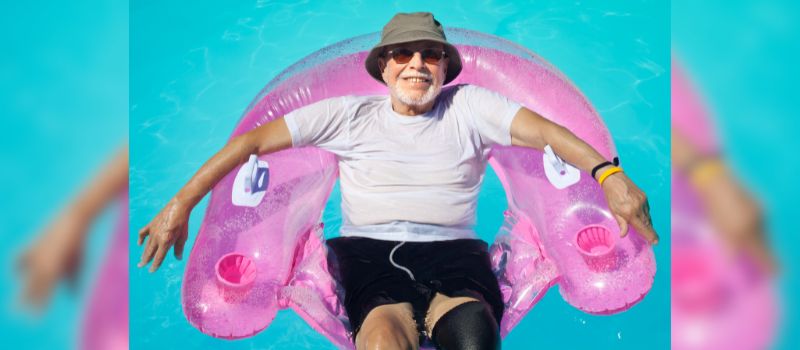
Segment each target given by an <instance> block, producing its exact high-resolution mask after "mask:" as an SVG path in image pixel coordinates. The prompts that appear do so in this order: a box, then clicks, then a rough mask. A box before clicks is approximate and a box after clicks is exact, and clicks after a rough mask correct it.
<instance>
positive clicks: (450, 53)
mask: <svg viewBox="0 0 800 350" xmlns="http://www.w3.org/2000/svg"><path fill="white" fill-rule="evenodd" d="M420 40H430V41H435V42H439V43H442V44H443V45H444V51H445V53H447V57H449V58H450V62H449V63H448V65H447V75H446V76H445V78H444V84H447V83H449V82H451V81H453V79H455V78H456V77H457V76H458V73H461V55H459V54H458V50H456V47H455V46H453V45H451V44H450V43H448V42H447V38H446V37H445V36H444V30H443V29H442V24H441V23H439V21H437V20H436V19H435V18H433V14H432V13H430V12H415V13H398V14H396V15H394V17H392V19H391V20H390V21H389V23H386V25H385V26H384V27H383V31H382V32H381V42H379V43H378V45H375V47H373V48H372V51H370V52H369V56H367V60H366V61H364V66H365V67H366V68H367V72H369V75H371V76H372V77H373V78H375V80H377V81H379V82H381V83H383V84H386V83H385V82H384V81H383V77H382V75H381V69H380V67H378V57H380V56H381V55H382V54H383V48H384V47H385V46H388V45H393V44H402V43H408V42H412V41H420Z"/></svg>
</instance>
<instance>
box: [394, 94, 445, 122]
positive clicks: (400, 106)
mask: <svg viewBox="0 0 800 350" xmlns="http://www.w3.org/2000/svg"><path fill="white" fill-rule="evenodd" d="M391 100H392V109H393V110H394V111H395V112H396V113H397V114H400V115H405V116H409V117H414V116H418V115H421V114H425V113H428V111H430V110H431V109H432V108H433V105H434V104H436V99H433V101H431V102H428V103H426V104H424V105H421V106H417V105H407V104H405V103H402V102H400V101H398V100H397V99H395V98H394V97H391Z"/></svg>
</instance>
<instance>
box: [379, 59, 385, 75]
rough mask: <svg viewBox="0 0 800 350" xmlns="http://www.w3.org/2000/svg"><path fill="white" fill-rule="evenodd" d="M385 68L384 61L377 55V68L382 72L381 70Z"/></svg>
mask: <svg viewBox="0 0 800 350" xmlns="http://www.w3.org/2000/svg"><path fill="white" fill-rule="evenodd" d="M384 69H386V61H385V60H384V59H383V57H378V70H379V71H380V72H381V74H383V70H384Z"/></svg>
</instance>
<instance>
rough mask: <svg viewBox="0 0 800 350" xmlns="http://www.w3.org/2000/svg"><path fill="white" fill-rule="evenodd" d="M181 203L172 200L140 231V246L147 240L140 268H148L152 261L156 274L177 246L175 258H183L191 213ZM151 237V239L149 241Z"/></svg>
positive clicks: (151, 267)
mask: <svg viewBox="0 0 800 350" xmlns="http://www.w3.org/2000/svg"><path fill="white" fill-rule="evenodd" d="M190 211H191V209H186V208H185V207H184V206H183V205H181V203H180V202H179V201H178V200H176V199H174V198H173V199H172V200H171V201H170V202H169V203H168V204H167V206H165V207H164V209H162V210H161V212H159V213H158V215H156V217H155V218H153V220H152V221H150V223H149V224H147V226H145V227H144V228H142V229H141V230H139V243H138V244H139V245H140V246H141V245H142V243H143V242H145V240H146V241H147V244H145V248H144V253H142V259H141V260H140V261H139V265H138V267H144V266H146V265H147V264H148V263H149V262H150V261H151V260H152V261H153V264H152V265H150V272H155V271H156V270H158V268H159V267H160V266H161V263H162V262H163V261H164V257H166V256H167V253H168V252H169V249H170V248H172V246H173V245H174V246H175V257H176V258H178V259H182V258H183V247H184V245H185V244H186V239H187V238H188V237H189V213H190ZM147 236H150V239H147Z"/></svg>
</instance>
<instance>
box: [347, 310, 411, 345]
mask: <svg viewBox="0 0 800 350" xmlns="http://www.w3.org/2000/svg"><path fill="white" fill-rule="evenodd" d="M418 348H419V333H418V332H417V324H416V322H414V313H413V309H412V307H411V304H410V303H398V304H387V305H381V306H378V307H376V308H374V309H372V310H371V311H370V312H369V313H368V314H367V317H365V318H364V322H363V323H362V324H361V329H360V330H359V331H358V334H357V335H356V349H358V350H377V349H414V350H416V349H418Z"/></svg>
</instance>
